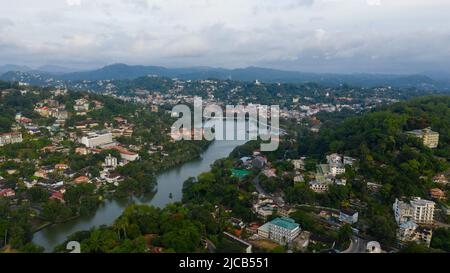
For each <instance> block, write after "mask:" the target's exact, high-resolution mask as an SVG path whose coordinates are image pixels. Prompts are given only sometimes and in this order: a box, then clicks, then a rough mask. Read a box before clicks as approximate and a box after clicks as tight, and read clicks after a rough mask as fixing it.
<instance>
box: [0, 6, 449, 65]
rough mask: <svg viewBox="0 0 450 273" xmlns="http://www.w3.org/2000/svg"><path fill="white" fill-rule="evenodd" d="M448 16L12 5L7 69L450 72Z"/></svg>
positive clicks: (411, 9) (2, 18) (0, 42)
mask: <svg viewBox="0 0 450 273" xmlns="http://www.w3.org/2000/svg"><path fill="white" fill-rule="evenodd" d="M1 1H2V2H6V1H7V0H1ZM449 12H450V1H449V0H39V1H36V0H14V1H7V4H6V3H3V4H2V7H1V12H0V65H1V64H10V63H13V64H21V65H29V66H39V65H46V64H54V65H61V66H69V67H76V68H94V67H98V66H103V65H106V64H112V63H118V62H123V63H128V64H144V65H162V66H167V67H186V66H214V67H226V68H236V67H246V66H263V67H273V68H282V69H287V70H300V71H312V72H377V73H379V72H384V73H415V72H421V71H425V70H449V69H450V15H449Z"/></svg>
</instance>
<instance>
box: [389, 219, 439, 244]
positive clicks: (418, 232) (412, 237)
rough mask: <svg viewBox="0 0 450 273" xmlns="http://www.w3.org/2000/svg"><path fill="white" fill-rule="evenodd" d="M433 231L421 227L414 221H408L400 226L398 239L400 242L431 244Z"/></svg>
mask: <svg viewBox="0 0 450 273" xmlns="http://www.w3.org/2000/svg"><path fill="white" fill-rule="evenodd" d="M432 236H433V231H432V230H431V229H426V228H421V227H419V226H418V225H417V224H416V223H414V222H413V221H408V222H405V223H403V224H401V225H400V226H399V229H398V230H397V240H398V241H399V243H400V244H403V243H408V242H416V243H420V244H425V245H426V246H428V247H429V246H430V243H431V238H432Z"/></svg>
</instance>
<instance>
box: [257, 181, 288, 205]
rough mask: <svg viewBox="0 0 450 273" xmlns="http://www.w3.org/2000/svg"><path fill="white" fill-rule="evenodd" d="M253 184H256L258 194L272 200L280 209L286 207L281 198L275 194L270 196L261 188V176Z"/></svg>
mask: <svg viewBox="0 0 450 273" xmlns="http://www.w3.org/2000/svg"><path fill="white" fill-rule="evenodd" d="M253 184H255V188H256V191H257V192H258V193H260V194H264V195H265V196H267V197H269V198H270V199H272V200H273V201H274V202H275V204H276V205H277V206H279V207H282V206H284V204H285V202H284V200H283V198H282V197H281V196H275V195H273V194H270V193H268V192H266V191H265V190H264V189H263V188H262V187H261V184H260V183H259V175H258V176H256V177H255V178H254V179H253Z"/></svg>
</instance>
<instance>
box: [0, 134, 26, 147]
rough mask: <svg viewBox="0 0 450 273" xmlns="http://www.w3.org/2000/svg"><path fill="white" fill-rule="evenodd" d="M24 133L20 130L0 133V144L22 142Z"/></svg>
mask: <svg viewBox="0 0 450 273" xmlns="http://www.w3.org/2000/svg"><path fill="white" fill-rule="evenodd" d="M22 141H23V139H22V134H21V133H18V132H13V133H3V134H0V146H3V145H6V144H13V143H20V142H22Z"/></svg>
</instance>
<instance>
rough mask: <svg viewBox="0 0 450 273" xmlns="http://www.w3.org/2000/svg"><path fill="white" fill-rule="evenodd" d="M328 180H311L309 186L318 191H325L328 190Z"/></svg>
mask: <svg viewBox="0 0 450 273" xmlns="http://www.w3.org/2000/svg"><path fill="white" fill-rule="evenodd" d="M328 184H329V183H327V182H319V181H311V182H309V188H310V189H311V190H313V191H314V192H316V193H323V192H327V191H328Z"/></svg>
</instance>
